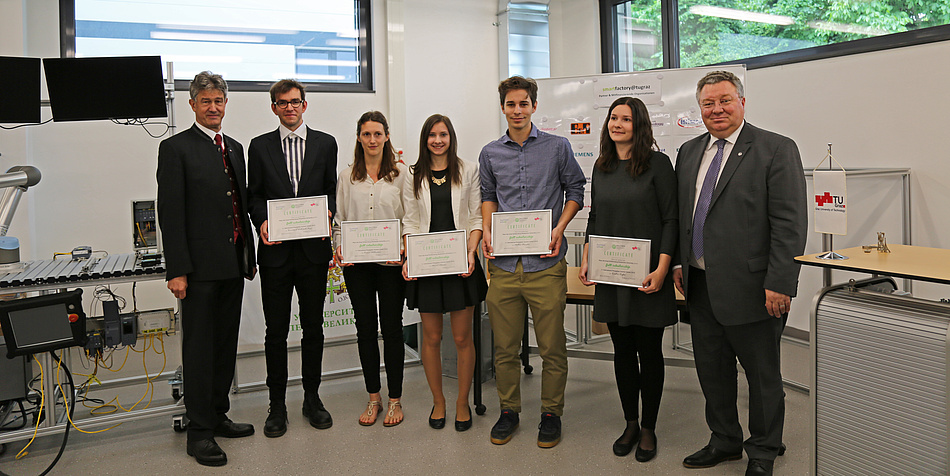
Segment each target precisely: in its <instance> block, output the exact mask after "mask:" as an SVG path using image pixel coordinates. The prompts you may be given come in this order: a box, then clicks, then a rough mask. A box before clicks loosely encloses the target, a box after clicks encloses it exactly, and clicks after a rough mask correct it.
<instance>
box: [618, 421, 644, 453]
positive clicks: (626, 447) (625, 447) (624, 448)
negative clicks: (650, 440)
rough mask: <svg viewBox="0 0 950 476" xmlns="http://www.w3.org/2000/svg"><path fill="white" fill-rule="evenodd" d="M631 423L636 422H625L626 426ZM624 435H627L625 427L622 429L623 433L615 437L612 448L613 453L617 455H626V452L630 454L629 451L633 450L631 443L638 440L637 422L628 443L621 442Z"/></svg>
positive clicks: (635, 442)
mask: <svg viewBox="0 0 950 476" xmlns="http://www.w3.org/2000/svg"><path fill="white" fill-rule="evenodd" d="M631 423H633V424H636V423H637V422H629V423H627V425H628V427H627V428H629V427H630V424H631ZM624 436H627V430H626V429H624V431H623V434H622V435H620V438H617V441H614V446H613V450H614V454H615V455H617V456H627V455H628V454H630V452H631V451H633V445H635V444H637V442H638V441H640V425H639V424H637V433H636V434H635V435H634V436H633V438H630V442H629V443H624V442H623V440H624Z"/></svg>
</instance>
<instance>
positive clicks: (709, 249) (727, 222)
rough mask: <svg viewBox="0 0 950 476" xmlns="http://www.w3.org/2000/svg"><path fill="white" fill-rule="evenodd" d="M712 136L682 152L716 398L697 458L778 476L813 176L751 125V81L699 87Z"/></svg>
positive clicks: (716, 81) (722, 80)
mask: <svg viewBox="0 0 950 476" xmlns="http://www.w3.org/2000/svg"><path fill="white" fill-rule="evenodd" d="M696 99H697V100H698V101H699V105H700V107H701V109H702V116H703V122H704V123H705V125H706V129H707V130H708V131H709V132H708V133H707V134H703V135H701V136H699V137H697V138H695V139H692V140H690V141H688V142H686V143H685V144H683V146H682V147H681V148H680V150H679V154H678V155H677V159H676V173H677V177H678V180H679V203H680V237H681V240H680V241H681V243H680V250H679V257H680V260H681V263H682V268H679V269H676V270H674V274H673V279H674V283H675V284H676V287H677V288H678V289H679V290H680V292H683V293H684V294H685V295H686V299H687V304H688V306H689V311H690V319H691V325H692V337H693V350H694V356H695V361H696V373H697V375H698V376H699V383H700V385H701V386H702V389H703V395H704V396H705V398H706V423H707V424H708V425H709V429H710V430H711V431H712V436H711V437H710V439H709V443H708V445H707V446H706V447H704V448H703V449H701V450H699V451H698V452H696V453H694V454H692V455H690V456H688V457H686V459H685V460H683V465H684V466H686V467H687V468H706V467H711V466H715V465H717V464H719V463H721V462H723V461H730V460H737V459H741V458H742V450H743V448H744V449H745V452H746V454H747V455H748V457H749V463H748V466H747V469H746V475H756V476H757V475H768V474H772V466H773V462H774V460H775V457H776V455H778V454H779V453H780V452H781V451H783V450H784V449H783V446H782V430H783V427H784V419H785V392H784V390H783V387H782V374H781V359H780V357H781V351H780V347H779V344H780V341H781V337H782V331H783V330H784V328H785V323H786V320H787V318H788V311H789V308H790V306H791V298H792V297H794V296H795V294H796V291H797V288H798V273H799V265H798V264H796V263H795V262H794V261H793V258H794V257H795V256H798V255H801V254H802V253H803V252H804V249H805V238H806V236H805V235H806V229H807V223H808V219H807V216H806V212H805V210H806V201H805V176H804V173H803V171H802V163H801V157H800V155H799V152H798V147H797V146H796V145H795V142H794V141H792V140H791V139H789V138H787V137H783V136H781V135H778V134H775V133H772V132H769V131H765V130H762V129H759V128H757V127H755V126H753V125H751V124H749V123H747V122H745V120H744V117H745V94H744V92H743V87H742V83H741V81H740V80H739V78H737V77H736V76H735V75H733V74H732V73H729V72H726V71H714V72H711V73H709V74H707V75H706V76H705V77H703V78H702V79H701V80H700V81H699V84H698V85H697V88H696ZM736 359H738V360H739V363H740V364H742V368H743V370H744V371H745V374H746V379H747V380H748V383H749V434H750V436H749V438H748V439H746V440H745V442H743V433H742V427H741V426H740V425H739V416H738V410H737V408H736V394H737V385H736V379H737V369H736Z"/></svg>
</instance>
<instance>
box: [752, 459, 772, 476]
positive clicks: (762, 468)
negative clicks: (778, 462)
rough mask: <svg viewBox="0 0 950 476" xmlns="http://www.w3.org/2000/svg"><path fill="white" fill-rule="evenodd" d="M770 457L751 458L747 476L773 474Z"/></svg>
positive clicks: (767, 475) (770, 475) (769, 475)
mask: <svg viewBox="0 0 950 476" xmlns="http://www.w3.org/2000/svg"><path fill="white" fill-rule="evenodd" d="M773 463H774V462H773V461H772V460H769V459H750V460H749V466H746V469H745V476H772V464H773Z"/></svg>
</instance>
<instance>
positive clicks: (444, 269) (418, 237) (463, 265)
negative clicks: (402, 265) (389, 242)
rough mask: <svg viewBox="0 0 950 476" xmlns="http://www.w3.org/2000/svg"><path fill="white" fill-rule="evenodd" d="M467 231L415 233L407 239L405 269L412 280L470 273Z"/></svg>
mask: <svg viewBox="0 0 950 476" xmlns="http://www.w3.org/2000/svg"><path fill="white" fill-rule="evenodd" d="M467 241H468V240H466V239H465V230H454V231H440V232H436V233H414V234H411V235H407V236H406V267H407V270H408V273H407V274H408V275H409V277H410V278H424V277H426V276H442V275H452V274H465V273H467V272H468V253H467V252H468V243H467Z"/></svg>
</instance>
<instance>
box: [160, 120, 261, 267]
mask: <svg viewBox="0 0 950 476" xmlns="http://www.w3.org/2000/svg"><path fill="white" fill-rule="evenodd" d="M224 144H225V147H227V149H228V155H229V157H230V159H231V164H232V166H233V167H234V177H235V179H236V181H237V188H238V195H240V197H239V198H240V200H241V202H240V203H241V210H247V190H246V187H245V184H244V183H245V182H244V180H245V178H244V177H245V173H244V149H243V148H242V147H241V144H239V143H238V142H237V141H235V140H234V139H232V138H230V137H228V136H224ZM157 177H158V222H159V225H160V226H161V230H162V243H163V245H164V250H165V269H166V271H165V278H166V279H172V278H176V277H178V276H186V275H187V276H188V279H189V280H199V281H211V280H218V279H230V278H237V277H241V276H245V277H251V276H252V273H253V269H254V266H255V264H254V244H253V243H252V242H251V241H250V237H251V236H252V235H251V223H250V221H249V220H248V217H247V213H242V214H241V220H242V221H243V222H244V224H243V227H244V232H245V237H247V238H248V242H247V243H245V246H244V251H245V253H244V257H243V259H239V257H238V254H237V253H235V247H234V226H233V221H232V218H231V214H232V213H233V208H232V204H231V197H230V195H231V181H230V179H229V178H228V174H227V172H226V171H225V167H224V164H223V163H222V161H221V152H220V150H219V149H218V146H216V145H215V143H214V141H213V140H212V139H211V138H210V137H208V135H207V134H205V133H204V132H203V131H202V130H201V129H199V128H198V126H197V125H194V126H192V127H191V128H189V129H186V130H184V131H182V132H179V133H178V134H175V135H174V136H172V137H169V138H168V139H165V140H163V141H162V143H161V144H160V145H159V146H158V173H157Z"/></svg>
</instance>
